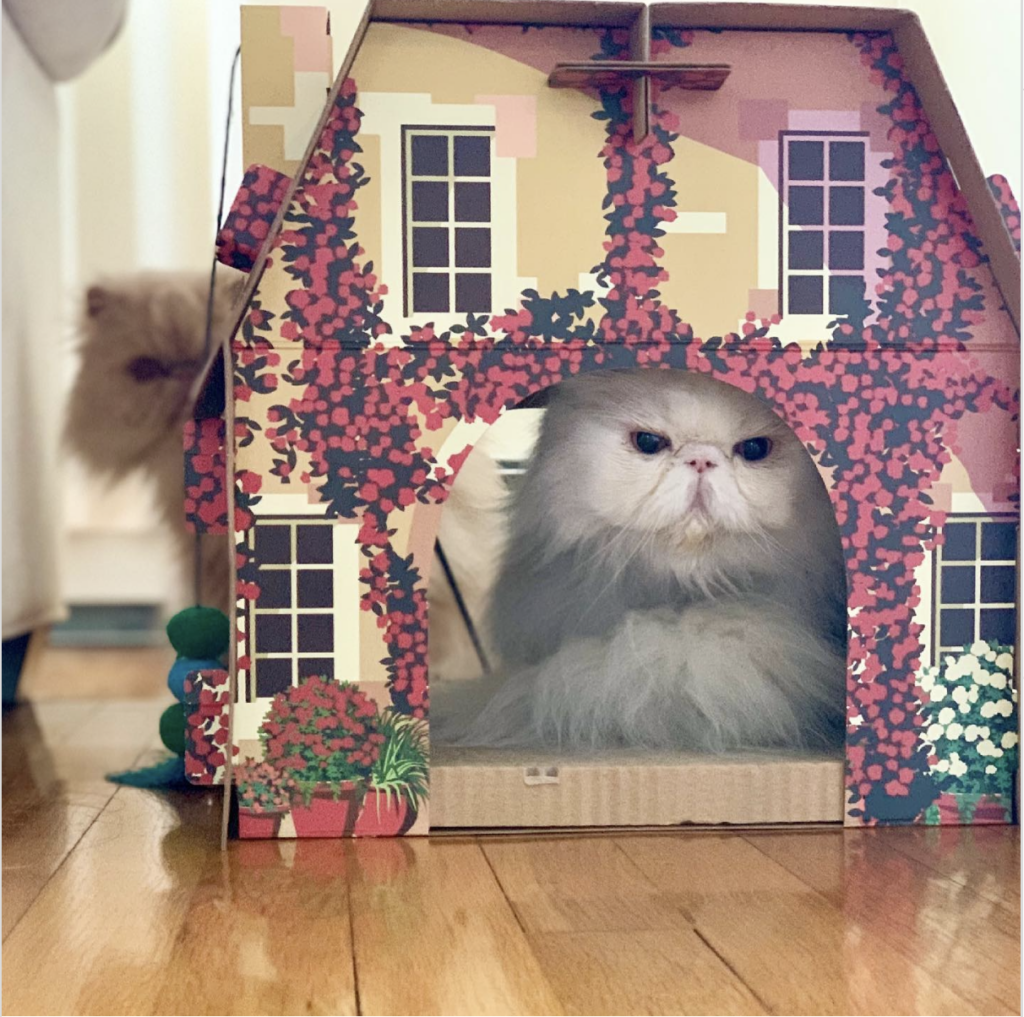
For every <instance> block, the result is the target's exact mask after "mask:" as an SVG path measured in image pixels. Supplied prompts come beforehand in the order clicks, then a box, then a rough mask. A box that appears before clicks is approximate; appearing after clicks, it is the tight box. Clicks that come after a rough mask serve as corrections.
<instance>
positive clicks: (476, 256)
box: [455, 226, 491, 268]
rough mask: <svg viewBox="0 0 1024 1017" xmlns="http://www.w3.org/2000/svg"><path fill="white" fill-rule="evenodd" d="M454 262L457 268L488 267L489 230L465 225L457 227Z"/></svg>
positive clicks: (489, 265)
mask: <svg viewBox="0 0 1024 1017" xmlns="http://www.w3.org/2000/svg"><path fill="white" fill-rule="evenodd" d="M455 264H456V265H458V266H459V268H490V267H491V231H490V230H486V229H479V228H475V227H467V226H463V227H460V228H459V229H457V230H456V231H455Z"/></svg>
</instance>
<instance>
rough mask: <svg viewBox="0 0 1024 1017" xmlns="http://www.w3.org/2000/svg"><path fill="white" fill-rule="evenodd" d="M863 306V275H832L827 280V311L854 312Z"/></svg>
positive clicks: (833, 312) (838, 312)
mask: <svg viewBox="0 0 1024 1017" xmlns="http://www.w3.org/2000/svg"><path fill="white" fill-rule="evenodd" d="M863 306H864V277H863V276H860V275H834V276H832V278H831V279H829V281H828V313H829V314H856V313H857V311H858V310H859V309H860V308H862V307H863Z"/></svg>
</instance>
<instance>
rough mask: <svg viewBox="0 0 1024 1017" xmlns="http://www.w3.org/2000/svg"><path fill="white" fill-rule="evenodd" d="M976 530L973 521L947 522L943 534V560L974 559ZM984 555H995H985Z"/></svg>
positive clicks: (975, 555) (975, 553)
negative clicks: (944, 539)
mask: <svg viewBox="0 0 1024 1017" xmlns="http://www.w3.org/2000/svg"><path fill="white" fill-rule="evenodd" d="M977 532H978V528H977V527H976V526H975V525H974V523H947V524H946V527H945V529H944V530H943V534H944V535H945V538H946V541H945V543H944V544H943V545H942V559H943V561H974V560H975V558H976V557H977V551H978V549H977V547H976V546H975V545H976V543H977ZM986 557H995V556H994V555H992V556H990V555H986Z"/></svg>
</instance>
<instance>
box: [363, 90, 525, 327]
mask: <svg viewBox="0 0 1024 1017" xmlns="http://www.w3.org/2000/svg"><path fill="white" fill-rule="evenodd" d="M359 109H360V110H361V111H362V113H363V119H362V122H361V123H360V127H359V136H360V137H361V138H362V137H376V138H378V139H379V141H380V170H379V177H380V179H379V204H380V241H381V244H380V246H381V250H380V251H374V250H370V249H368V250H367V254H366V257H367V258H369V259H372V260H373V263H374V269H375V271H376V272H377V273H378V274H379V277H380V281H381V282H382V283H384V284H385V285H386V286H387V288H388V292H387V295H386V296H385V297H384V302H385V305H386V308H387V317H388V321H390V322H391V324H392V326H393V328H394V334H393V335H384V336H380V338H379V341H380V342H381V343H382V344H383V345H385V346H387V345H396V346H397V345H400V344H401V342H402V336H403V335H407V334H408V333H409V332H411V331H412V329H413V328H414V327H418V326H423V325H425V324H427V323H428V322H433V323H434V325H435V328H436V330H437V331H438V332H440V331H443V330H444V329H447V328H449V327H451V326H452V325H455V324H461V323H463V322H465V320H466V316H465V314H459V313H457V312H455V311H450V312H449V313H448V314H441V313H433V312H430V313H428V312H423V313H420V314H414V313H412V312H410V313H408V314H406V313H405V312H404V303H405V266H404V264H403V251H404V243H403V241H404V229H405V224H404V222H403V215H402V195H403V183H404V182H403V179H402V128H403V127H405V126H408V125H417V126H420V127H423V128H429V127H431V126H436V127H438V128H448V127H450V126H451V125H453V124H458V125H459V126H460V128H473V127H488V128H491V129H493V130H494V131H495V134H496V137H495V142H494V148H493V149H492V152H491V269H490V271H491V308H492V310H491V314H492V315H493V314H501V313H503V312H504V310H505V308H509V307H512V308H514V307H518V306H519V303H520V299H521V294H522V292H523V290H526V289H534V288H536V286H537V280H536V278H533V277H529V276H520V275H519V274H518V251H519V243H518V222H517V215H518V205H517V199H516V190H517V186H516V175H517V167H518V162H519V160H518V159H517V158H515V157H514V156H503V155H499V154H498V149H499V148H500V143H499V140H498V137H497V110H496V109H495V107H494V106H493V105H491V104H489V103H486V102H478V103H438V102H434V101H433V99H432V98H431V97H430V95H429V94H425V93H424V94H420V93H407V92H394V93H392V92H372V91H367V92H360V93H359ZM357 161H358V157H357ZM370 175H371V177H372V176H373V174H372V173H371V174H370ZM370 186H373V183H372V182H371V184H370ZM358 229H359V226H358V224H357V230H358ZM363 232H364V233H366V235H367V236H369V235H371V234H372V232H373V231H372V230H370V231H367V230H364V231H363ZM364 243H365V241H364Z"/></svg>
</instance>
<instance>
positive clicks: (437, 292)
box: [412, 272, 448, 312]
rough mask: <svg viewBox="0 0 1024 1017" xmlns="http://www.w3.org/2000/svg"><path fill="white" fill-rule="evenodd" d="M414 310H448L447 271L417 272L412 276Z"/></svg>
mask: <svg viewBox="0 0 1024 1017" xmlns="http://www.w3.org/2000/svg"><path fill="white" fill-rule="evenodd" d="M412 309H413V311H417V312H418V311H447V310H448V275H447V273H445V272H416V273H414V275H413V277H412Z"/></svg>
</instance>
